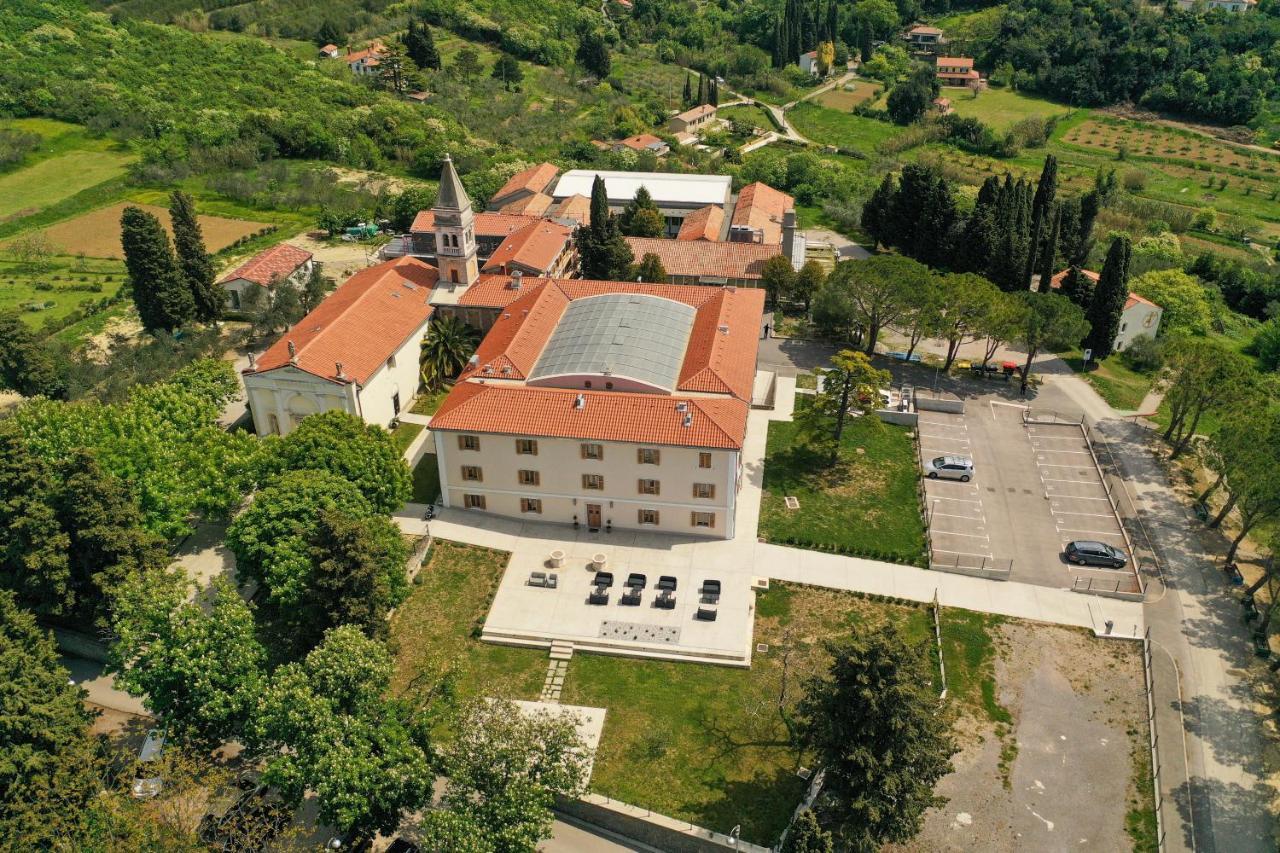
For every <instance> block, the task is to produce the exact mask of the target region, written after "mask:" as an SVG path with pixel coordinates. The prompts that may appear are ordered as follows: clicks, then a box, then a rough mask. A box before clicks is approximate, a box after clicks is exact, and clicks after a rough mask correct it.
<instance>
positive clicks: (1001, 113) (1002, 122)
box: [942, 87, 1072, 133]
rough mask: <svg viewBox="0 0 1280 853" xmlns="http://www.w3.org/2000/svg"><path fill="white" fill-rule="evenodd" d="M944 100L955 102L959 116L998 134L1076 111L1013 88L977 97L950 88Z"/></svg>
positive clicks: (945, 92) (966, 91)
mask: <svg viewBox="0 0 1280 853" xmlns="http://www.w3.org/2000/svg"><path fill="white" fill-rule="evenodd" d="M942 97H944V98H949V99H950V100H951V109H952V110H953V111H954V112H955V113H956V114H957V115H961V116H968V117H972V118H976V119H978V120H979V121H982V122H983V123H985V124H987V125H990V126H991V128H992V129H993V130H995V131H996V132H998V133H999V132H1003V131H1006V130H1008V129H1009V128H1010V127H1012V126H1013V125H1015V124H1017V123H1018V122H1020V121H1022V120H1023V119H1025V118H1030V117H1032V116H1040V117H1041V118H1045V119H1048V118H1051V117H1052V116H1056V115H1066V114H1067V113H1069V112H1071V109H1072V108H1071V107H1067V106H1063V105H1062V104H1055V103H1054V102H1053V101H1046V100H1045V99H1044V98H1037V97H1035V96H1034V95H1024V94H1022V93H1021V92H1015V91H1013V90H1012V89H988V90H987V91H985V92H983V93H982V94H980V95H979V96H978V97H976V98H975V97H973V94H972V93H971V92H969V91H968V90H967V89H959V88H955V87H948V88H945V89H943V90H942Z"/></svg>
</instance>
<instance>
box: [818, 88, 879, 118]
mask: <svg viewBox="0 0 1280 853" xmlns="http://www.w3.org/2000/svg"><path fill="white" fill-rule="evenodd" d="M883 88H884V84H882V83H879V82H876V81H873V80H855V81H854V82H852V83H846V84H845V85H844V86H841V87H839V88H836V89H832V90H831V91H829V92H823V93H822V94H821V95H819V96H818V97H816V98H814V99H813V102H814V103H818V104H821V105H822V106H824V107H826V108H827V109H831V110H838V111H839V112H842V113H847V112H849V111H850V110H852V109H853V108H854V107H856V106H857V105H858V104H861V103H862V102H864V101H868V100H870V99H871V98H873V97H875V94H876V91H877V90H879V89H883Z"/></svg>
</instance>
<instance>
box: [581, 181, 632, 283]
mask: <svg viewBox="0 0 1280 853" xmlns="http://www.w3.org/2000/svg"><path fill="white" fill-rule="evenodd" d="M577 243H578V254H579V256H580V258H581V260H582V275H583V277H584V278H589V279H605V280H607V279H621V278H623V277H625V276H626V274H627V272H628V271H629V269H630V267H631V264H632V262H633V261H634V260H635V257H634V255H632V253H631V247H630V246H628V245H627V241H626V240H625V239H623V237H622V232H621V230H619V228H618V222H617V220H616V219H615V218H614V217H613V216H612V215H610V213H609V197H608V194H607V193H606V192H605V186H604V180H603V179H601V177H600V176H599V175H596V178H595V180H594V181H593V182H592V183H591V219H590V222H589V224H587V225H585V226H582V227H580V228H579V229H578V234H577Z"/></svg>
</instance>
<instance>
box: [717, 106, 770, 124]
mask: <svg viewBox="0 0 1280 853" xmlns="http://www.w3.org/2000/svg"><path fill="white" fill-rule="evenodd" d="M716 115H718V116H719V117H720V118H722V119H725V120H726V121H740V122H745V123H746V124H749V125H751V126H752V127H758V128H760V129H761V130H773V129H774V127H773V122H772V121H770V120H769V116H768V115H766V114H765V111H764V110H763V109H761V108H760V107H757V106H756V105H755V104H739V105H737V106H735V107H725V108H724V109H722V110H720V111H719V112H717V113H716Z"/></svg>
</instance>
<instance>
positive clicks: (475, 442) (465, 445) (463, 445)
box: [458, 435, 480, 450]
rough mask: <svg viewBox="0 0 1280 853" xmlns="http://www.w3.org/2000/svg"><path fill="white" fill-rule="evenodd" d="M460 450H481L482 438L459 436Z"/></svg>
mask: <svg viewBox="0 0 1280 853" xmlns="http://www.w3.org/2000/svg"><path fill="white" fill-rule="evenodd" d="M458 449H459V450H479V449H480V436H478V435H460V436H458Z"/></svg>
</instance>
